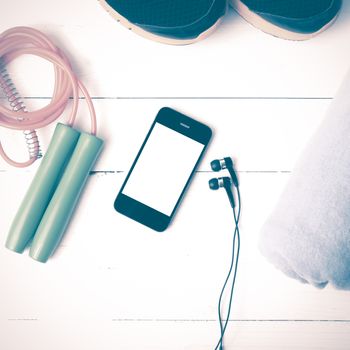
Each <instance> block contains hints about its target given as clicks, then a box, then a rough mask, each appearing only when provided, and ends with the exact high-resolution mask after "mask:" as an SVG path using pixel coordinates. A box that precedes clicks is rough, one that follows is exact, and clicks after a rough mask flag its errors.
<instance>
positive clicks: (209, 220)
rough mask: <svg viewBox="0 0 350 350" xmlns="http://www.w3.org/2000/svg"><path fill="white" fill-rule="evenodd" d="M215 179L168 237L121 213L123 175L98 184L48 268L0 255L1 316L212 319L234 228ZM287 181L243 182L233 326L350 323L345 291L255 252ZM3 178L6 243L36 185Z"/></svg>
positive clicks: (187, 204) (202, 179)
mask: <svg viewBox="0 0 350 350" xmlns="http://www.w3.org/2000/svg"><path fill="white" fill-rule="evenodd" d="M211 176H212V174H210V173H199V174H197V176H196V177H195V179H194V182H193V184H192V186H191V188H190V190H189V192H188V194H187V196H186V198H185V200H184V202H183V204H182V206H181V208H180V210H179V212H178V213H177V216H176V218H175V221H174V223H173V225H172V226H171V227H170V228H169V229H168V230H167V231H166V232H164V233H162V234H159V233H156V232H154V231H151V230H149V229H146V228H145V227H143V226H142V225H140V224H138V223H136V222H133V221H132V220H130V219H128V218H126V217H124V216H122V215H119V214H117V213H116V212H115V211H114V209H113V201H114V198H115V196H116V193H117V191H118V189H119V187H120V185H121V182H122V180H123V179H124V177H125V174H110V175H103V174H98V175H95V176H92V177H91V178H90V180H89V184H88V187H87V189H86V191H85V193H84V195H83V197H82V199H81V201H80V205H79V208H78V210H77V211H76V213H75V215H74V218H73V220H72V222H71V224H70V226H69V229H68V232H67V235H66V236H65V238H64V240H63V241H62V244H61V247H60V248H59V250H58V252H57V254H56V255H55V256H54V257H53V259H51V260H50V261H49V262H48V264H47V265H42V264H40V263H37V262H34V261H32V260H31V259H30V258H28V256H27V253H25V254H24V255H23V256H19V255H18V254H15V253H12V252H10V251H8V250H6V249H1V250H0V264H1V265H2V266H10V267H11V273H9V271H8V269H2V270H1V271H0V279H1V280H2V281H3V284H4V286H6V287H5V288H3V289H2V290H1V291H0V296H1V300H2V302H1V308H2V315H3V316H4V317H7V318H22V317H23V316H26V317H29V318H39V319H47V318H50V317H51V316H50V315H61V316H59V317H63V315H66V316H67V317H68V318H71V319H81V318H85V317H88V314H90V313H93V314H94V315H96V317H97V318H103V317H107V316H106V315H108V318H110V319H111V318H117V319H120V318H133V319H135V318H137V319H138V318H141V319H143V318H146V319H154V318H160V319H169V318H170V319H215V318H216V305H217V299H218V295H219V292H220V289H221V286H222V283H223V280H224V278H225V275H226V273H227V269H228V264H229V260H230V254H231V247H230V246H231V239H232V231H233V227H232V225H231V223H232V217H231V211H230V208H229V206H228V202H227V198H226V196H225V194H224V192H218V193H216V192H212V191H209V189H208V187H207V181H208V179H209V178H210V177H211ZM289 176H290V174H283V173H244V174H242V175H241V191H242V198H243V205H244V207H243V216H242V225H241V235H242V254H241V261H240V269H239V275H238V279H237V287H236V291H235V297H234V307H233V312H232V319H275V320H276V319H293V320H295V319H301V320H302V319H306V320H349V314H350V303H349V302H348V300H349V294H348V293H347V292H342V291H336V290H334V289H332V288H326V289H325V290H318V289H315V288H314V287H311V286H308V285H302V284H300V283H299V282H297V281H294V280H292V279H289V278H287V277H285V276H284V275H283V274H282V273H280V272H279V271H277V270H276V269H275V268H274V267H273V266H271V265H270V264H269V263H268V262H267V261H265V259H264V258H263V257H262V256H261V255H260V253H259V251H258V248H257V243H258V239H259V229H260V227H261V225H262V224H263V222H264V220H265V219H266V217H267V216H268V214H269V212H270V210H271V208H272V207H273V206H274V204H275V202H276V199H277V198H278V195H279V193H280V191H281V190H282V188H283V186H284V184H285V182H286V181H287V180H288V177H289ZM1 178H2V183H6V184H7V187H6V189H5V194H4V198H7V201H6V206H5V202H4V201H2V202H1V204H2V208H1V212H2V220H1V222H0V233H1V236H0V238H1V241H2V242H4V241H5V238H6V233H7V231H8V228H9V225H10V223H11V218H12V217H13V215H14V213H15V211H16V208H17V206H18V204H19V202H20V199H21V197H22V193H23V192H24V191H25V188H26V186H27V182H28V181H29V179H28V174H26V173H22V174H20V173H16V174H15V173H12V172H6V173H3V174H1ZM9 178H11V181H10V180H9ZM14 193H15V194H14ZM213 208H215V211H213ZM24 290H25V291H26V292H25V293H23V291H24ZM14 298H15V299H14ZM14 300H16V302H14ZM52 300H59V301H58V302H57V303H56V302H55V303H52ZM94 317H95V316H94Z"/></svg>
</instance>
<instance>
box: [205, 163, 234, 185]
mask: <svg viewBox="0 0 350 350" xmlns="http://www.w3.org/2000/svg"><path fill="white" fill-rule="evenodd" d="M210 166H211V169H212V170H213V171H220V170H222V169H227V170H228V171H229V173H230V175H231V179H232V182H233V184H234V186H235V187H238V186H239V182H238V177H237V174H236V172H235V170H234V168H233V161H232V159H231V158H230V157H225V158H224V159H215V160H213V161H212V162H211V163H210Z"/></svg>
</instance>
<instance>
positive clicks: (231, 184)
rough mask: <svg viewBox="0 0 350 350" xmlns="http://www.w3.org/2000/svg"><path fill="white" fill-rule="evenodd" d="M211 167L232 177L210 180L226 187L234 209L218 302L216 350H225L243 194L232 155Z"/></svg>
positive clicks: (211, 184) (216, 186) (213, 184)
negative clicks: (225, 298)
mask: <svg viewBox="0 0 350 350" xmlns="http://www.w3.org/2000/svg"><path fill="white" fill-rule="evenodd" d="M210 166H211V169H212V170H213V171H215V172H218V171H221V170H224V169H227V170H228V171H229V173H230V177H227V176H225V177H219V178H213V179H210V180H209V188H210V189H211V190H218V189H219V188H224V189H225V191H226V194H227V197H228V199H229V201H230V204H231V207H232V211H233V217H234V225H235V226H234V227H235V230H234V234H233V242H232V259H231V264H230V268H229V271H228V274H227V276H226V279H225V282H224V285H223V287H222V289H221V293H220V297H219V302H218V316H219V323H220V339H219V341H218V343H217V345H216V347H215V350H217V349H220V350H223V338H224V334H225V331H226V328H227V324H228V320H229V318H230V313H231V306H232V298H233V290H234V286H235V282H236V276H237V268H238V259H239V252H240V233H239V226H238V225H239V219H240V216H241V195H240V190H239V182H238V177H237V174H236V171H235V169H234V166H233V161H232V159H231V158H230V157H225V158H223V159H215V160H213V161H212V162H211V163H210ZM235 193H236V195H237V201H238V208H237V212H236V204H235ZM236 240H237V246H236ZM232 271H234V273H233V277H232V282H231V290H230V298H229V305H228V310H227V315H226V320H225V322H224V323H223V319H222V317H221V301H222V297H223V294H224V292H225V290H226V287H227V284H228V282H229V280H230V277H231V273H232Z"/></svg>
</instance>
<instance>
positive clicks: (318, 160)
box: [259, 72, 350, 289]
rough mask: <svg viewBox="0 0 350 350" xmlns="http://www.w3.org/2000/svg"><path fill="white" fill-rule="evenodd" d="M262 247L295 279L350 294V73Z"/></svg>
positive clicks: (274, 215)
mask: <svg viewBox="0 0 350 350" xmlns="http://www.w3.org/2000/svg"><path fill="white" fill-rule="evenodd" d="M259 247H260V250H261V252H262V253H263V255H265V256H266V257H267V258H268V259H269V260H270V261H271V262H272V263H273V264H274V265H275V266H276V267H277V268H279V269H280V270H282V271H283V272H284V273H285V274H287V275H288V276H290V277H292V278H296V279H298V280H300V281H301V282H304V283H310V284H312V285H314V286H317V287H320V288H322V287H325V286H326V285H327V284H328V283H330V284H332V285H333V286H335V287H336V288H339V289H350V72H349V74H348V75H347V77H346V79H345V81H344V83H343V84H342V87H341V88H340V90H339V91H338V93H337V95H336V98H335V99H334V100H333V102H332V104H331V106H330V109H329V110H328V112H327V115H326V117H325V119H324V120H323V122H322V123H321V126H320V127H319V129H318V130H317V131H316V133H315V135H314V136H313V137H312V139H311V141H310V142H309V144H308V146H307V147H306V149H305V151H304V153H303V155H302V157H301V158H300V160H299V161H298V163H297V165H296V167H295V169H294V171H293V173H292V175H291V179H290V181H289V182H288V184H287V186H286V188H285V190H284V192H283V194H282V195H281V197H280V200H279V202H278V204H277V206H276V208H275V210H274V212H273V213H272V215H271V216H270V218H269V219H268V221H267V222H266V223H265V225H264V226H263V229H262V232H261V236H260V242H259Z"/></svg>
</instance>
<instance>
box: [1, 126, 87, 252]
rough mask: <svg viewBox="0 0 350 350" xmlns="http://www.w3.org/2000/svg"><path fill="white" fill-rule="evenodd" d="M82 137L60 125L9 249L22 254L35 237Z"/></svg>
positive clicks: (10, 236) (19, 216) (21, 211)
mask: <svg viewBox="0 0 350 350" xmlns="http://www.w3.org/2000/svg"><path fill="white" fill-rule="evenodd" d="M79 136H80V133H79V132H78V131H76V130H74V129H72V128H70V127H69V126H66V125H64V124H57V126H56V129H55V132H54V134H53V137H52V140H51V143H50V145H49V148H48V150H47V152H46V154H45V156H44V157H43V159H42V161H41V164H40V166H39V168H38V170H37V173H36V175H35V177H34V179H33V181H32V183H31V185H30V187H29V189H28V191H27V193H26V195H25V197H24V199H23V201H22V204H21V206H20V208H19V210H18V212H17V214H16V216H15V218H14V220H13V223H12V226H11V228H10V231H9V234H8V236H7V241H6V247H7V248H8V249H11V250H13V251H15V252H17V253H22V252H23V251H24V249H25V247H26V246H27V244H28V243H29V241H30V240H31V239H32V237H33V236H34V234H35V232H36V229H37V227H38V225H39V223H40V221H41V218H42V216H43V214H44V212H45V210H46V208H47V205H48V203H49V201H50V199H51V197H52V194H53V193H54V191H55V189H56V187H57V184H58V182H59V180H60V178H61V175H62V172H63V170H64V168H65V165H66V163H67V160H68V159H69V158H70V157H71V155H72V153H73V151H74V149H75V146H76V144H77V142H78V138H79Z"/></svg>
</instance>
